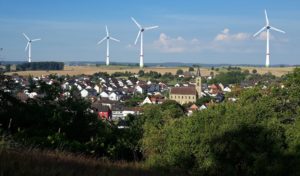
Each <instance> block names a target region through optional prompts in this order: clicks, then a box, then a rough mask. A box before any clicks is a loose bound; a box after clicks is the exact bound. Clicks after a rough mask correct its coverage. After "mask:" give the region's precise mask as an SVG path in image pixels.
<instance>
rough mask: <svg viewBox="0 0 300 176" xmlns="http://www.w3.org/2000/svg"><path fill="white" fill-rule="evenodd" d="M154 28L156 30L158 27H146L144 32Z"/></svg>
mask: <svg viewBox="0 0 300 176" xmlns="http://www.w3.org/2000/svg"><path fill="white" fill-rule="evenodd" d="M155 28H158V26H151V27H146V28H145V30H146V31H147V30H150V29H155Z"/></svg>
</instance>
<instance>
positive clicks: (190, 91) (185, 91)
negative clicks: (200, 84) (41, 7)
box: [171, 87, 197, 95]
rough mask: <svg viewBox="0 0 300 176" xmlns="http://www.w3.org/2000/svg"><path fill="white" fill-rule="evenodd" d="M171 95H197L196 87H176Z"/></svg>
mask: <svg viewBox="0 0 300 176" xmlns="http://www.w3.org/2000/svg"><path fill="white" fill-rule="evenodd" d="M171 94H181V95H196V94H197V91H196V89H195V87H174V88H172V89H171Z"/></svg>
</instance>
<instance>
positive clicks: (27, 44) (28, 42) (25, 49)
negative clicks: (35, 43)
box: [25, 42, 29, 51]
mask: <svg viewBox="0 0 300 176" xmlns="http://www.w3.org/2000/svg"><path fill="white" fill-rule="evenodd" d="M28 46H29V42H27V45H26V47H25V51H27V49H28Z"/></svg>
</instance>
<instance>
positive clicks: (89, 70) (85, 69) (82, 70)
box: [6, 66, 294, 76]
mask: <svg viewBox="0 0 300 176" xmlns="http://www.w3.org/2000/svg"><path fill="white" fill-rule="evenodd" d="M241 68H242V70H246V69H248V70H249V71H250V73H251V72H252V70H253V69H256V70H257V72H258V73H259V74H264V73H268V72H271V73H272V74H274V75H275V76H282V75H284V74H287V73H289V72H291V71H293V69H294V67H272V68H258V67H241ZM178 69H182V70H183V71H188V67H150V68H144V69H143V70H144V71H145V72H149V71H156V72H159V73H161V74H164V73H166V72H171V73H172V74H175V73H176V71H177V70H178ZM139 70H141V69H140V68H138V67H127V66H108V67H106V66H100V67H96V66H65V69H64V70H60V71H20V72H9V73H6V74H7V75H12V74H15V73H17V74H18V75H22V76H29V75H32V76H41V75H49V74H59V75H67V74H68V75H70V76H72V75H80V74H85V75H92V74H94V73H97V72H107V73H108V74H111V73H115V72H125V71H129V72H132V73H138V71H139ZM211 71H212V70H210V68H201V74H202V76H208V75H209V74H210V72H211Z"/></svg>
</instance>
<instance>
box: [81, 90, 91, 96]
mask: <svg viewBox="0 0 300 176" xmlns="http://www.w3.org/2000/svg"><path fill="white" fill-rule="evenodd" d="M88 94H89V92H88V91H87V90H86V89H82V90H81V91H80V95H81V97H82V98H85V97H87V96H88Z"/></svg>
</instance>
